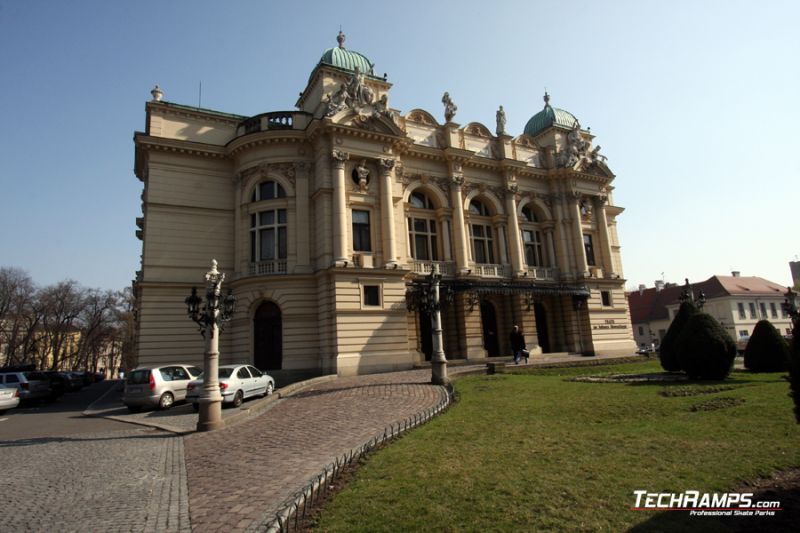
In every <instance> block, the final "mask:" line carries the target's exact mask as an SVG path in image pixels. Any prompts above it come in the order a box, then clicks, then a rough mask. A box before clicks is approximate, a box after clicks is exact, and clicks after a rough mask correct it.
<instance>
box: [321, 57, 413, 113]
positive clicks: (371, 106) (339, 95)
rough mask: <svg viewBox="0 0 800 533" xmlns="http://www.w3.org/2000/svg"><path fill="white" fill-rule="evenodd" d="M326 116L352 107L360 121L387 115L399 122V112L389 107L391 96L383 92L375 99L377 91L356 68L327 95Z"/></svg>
mask: <svg viewBox="0 0 800 533" xmlns="http://www.w3.org/2000/svg"><path fill="white" fill-rule="evenodd" d="M323 103H324V104H325V116H326V117H332V116H333V115H335V114H336V113H338V112H340V111H342V110H344V109H350V110H352V111H355V112H356V113H357V114H358V115H359V119H358V121H359V122H362V123H363V122H365V121H366V120H368V119H370V118H378V117H386V118H388V119H389V120H391V121H392V122H394V123H395V124H397V119H398V116H397V113H395V112H394V111H392V110H391V109H389V97H388V95H386V94H382V95H381V97H380V98H378V99H375V92H374V91H373V90H372V88H370V87H369V86H368V85H367V84H366V83H365V81H364V74H363V73H362V72H361V71H360V70H359V68H358V67H356V68H355V72H354V73H353V74H352V75H351V76H350V78H349V79H348V80H347V81H346V82H344V83H342V84H341V85H339V88H338V89H337V90H336V91H334V92H332V93H328V94H327V95H325V97H324V98H323Z"/></svg>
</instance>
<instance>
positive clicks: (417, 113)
mask: <svg viewBox="0 0 800 533" xmlns="http://www.w3.org/2000/svg"><path fill="white" fill-rule="evenodd" d="M404 118H405V119H406V121H408V122H416V123H418V124H424V125H426V126H438V125H439V123H438V122H436V119H435V118H434V117H433V115H431V114H430V113H428V112H427V111H425V110H424V109H412V110H411V111H409V112H408V113H407V114H406V116H405V117H404Z"/></svg>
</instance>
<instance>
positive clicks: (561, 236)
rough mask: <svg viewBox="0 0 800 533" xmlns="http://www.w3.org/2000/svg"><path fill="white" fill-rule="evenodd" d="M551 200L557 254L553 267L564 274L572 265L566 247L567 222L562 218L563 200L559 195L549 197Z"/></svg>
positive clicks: (569, 270)
mask: <svg viewBox="0 0 800 533" xmlns="http://www.w3.org/2000/svg"><path fill="white" fill-rule="evenodd" d="M551 200H552V203H553V211H554V214H555V217H556V218H555V232H556V235H555V236H556V242H558V245H559V246H558V253H557V254H556V263H555V264H554V265H553V266H557V267H558V268H559V270H560V271H561V272H562V273H563V274H566V273H568V272H571V271H572V265H573V263H574V261H572V255H573V254H571V253H570V252H569V250H570V247H569V246H568V243H569V240H568V239H567V230H566V225H567V224H568V222H567V221H566V220H565V217H564V206H563V200H562V198H561V197H560V196H559V195H553V196H551Z"/></svg>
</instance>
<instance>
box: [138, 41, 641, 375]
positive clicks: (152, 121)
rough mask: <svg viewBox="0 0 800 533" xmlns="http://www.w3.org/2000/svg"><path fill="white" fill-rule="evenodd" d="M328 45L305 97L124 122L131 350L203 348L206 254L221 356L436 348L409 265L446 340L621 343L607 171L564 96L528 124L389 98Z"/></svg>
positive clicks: (152, 111) (353, 360) (275, 367)
mask: <svg viewBox="0 0 800 533" xmlns="http://www.w3.org/2000/svg"><path fill="white" fill-rule="evenodd" d="M338 41H339V45H338V46H336V47H334V48H331V49H329V50H327V51H325V52H324V53H323V55H322V57H321V59H320V61H319V62H318V64H317V65H316V66H315V67H314V68H313V70H312V72H311V75H310V77H309V81H308V85H307V86H306V87H305V89H304V90H303V92H302V93H301V94H300V98H299V100H298V101H297V104H296V107H297V108H298V110H297V111H278V112H268V113H264V114H261V115H257V116H253V117H244V116H237V115H231V114H228V113H222V112H218V111H212V110H208V109H199V108H195V107H190V106H185V105H180V104H175V103H169V102H166V101H164V100H163V93H162V92H161V90H160V89H159V88H158V87H156V89H154V90H153V92H152V94H153V100H152V101H150V102H148V103H147V105H146V113H147V116H146V129H145V131H144V132H139V133H136V135H135V137H134V141H135V144H136V168H135V172H136V175H137V177H139V179H140V180H141V181H142V182H143V183H144V191H143V194H142V211H143V216H142V218H140V219H138V220H137V224H138V225H139V231H138V233H137V234H138V235H139V236H140V238H141V239H142V240H143V246H142V266H141V270H140V271H139V272H138V274H137V279H136V281H135V283H134V290H135V293H136V298H137V332H138V334H137V337H138V343H137V346H138V354H139V362H140V363H154V362H158V361H165V360H167V359H169V360H181V361H186V362H194V363H197V362H200V361H201V360H202V352H203V344H202V339H200V337H199V335H197V333H196V329H195V327H194V326H193V324H192V323H191V321H190V320H188V319H187V318H186V310H185V306H184V304H183V300H184V298H185V297H186V296H187V295H188V294H189V292H190V289H191V287H192V286H193V285H198V284H202V275H203V273H204V272H205V271H206V270H207V269H208V266H209V264H210V260H211V258H215V259H217V260H218V261H219V265H220V270H221V271H223V272H226V273H228V281H226V284H227V286H228V287H231V288H232V289H233V291H234V294H235V295H236V296H237V298H238V306H237V311H236V315H235V317H234V319H233V320H232V322H231V323H230V324H229V325H228V326H227V331H226V332H225V334H224V335H223V336H222V337H221V341H222V344H221V358H222V361H223V362H233V361H247V362H252V363H253V364H254V365H255V366H257V367H259V368H262V369H268V370H271V371H273V372H275V371H279V370H287V371H288V370H313V371H318V372H325V373H328V372H338V373H340V374H352V373H364V372H373V371H381V370H387V369H396V368H408V367H410V366H412V365H413V364H415V363H419V362H421V361H424V360H425V359H426V358H429V357H430V354H431V346H430V320H429V316H428V315H427V313H426V312H425V310H424V307H422V306H421V305H420V301H421V300H420V299H421V294H420V292H419V290H418V289H419V287H418V286H417V285H415V284H414V281H415V280H418V281H419V280H423V279H424V278H425V276H426V275H427V274H428V273H429V272H430V270H431V268H432V264H434V263H436V264H438V265H439V268H440V271H441V272H442V273H443V274H444V279H443V282H442V284H443V294H444V296H445V298H444V300H445V304H446V305H445V307H444V309H443V311H442V313H443V323H444V331H445V338H444V341H445V345H444V348H445V352H446V353H447V355H448V357H449V358H466V359H482V358H485V357H491V356H497V355H510V353H511V352H510V347H509V345H508V332H509V331H510V330H511V327H512V326H513V325H514V324H519V325H520V326H521V327H522V329H523V332H524V333H525V335H526V340H527V342H528V346H529V348H532V353H534V354H535V353H541V352H542V351H544V352H580V353H585V354H594V353H631V352H632V351H633V350H634V348H635V346H634V343H633V337H632V334H631V330H630V316H629V313H628V305H627V300H626V298H625V294H624V289H623V287H624V279H623V278H622V261H621V258H620V245H619V240H618V237H617V231H616V217H617V216H618V215H619V214H620V213H621V212H622V211H623V210H622V208H620V207H618V206H616V205H614V202H613V187H612V186H611V183H612V181H613V178H614V175H613V173H612V172H611V171H610V170H609V168H608V167H607V166H606V164H605V157H604V156H602V155H601V154H600V153H599V149H600V148H599V146H597V147H595V146H593V144H592V141H593V136H592V135H591V134H590V133H589V132H588V131H585V130H583V129H581V127H580V124H579V122H578V120H577V119H576V118H575V117H574V116H573V115H572V114H570V113H569V112H567V111H564V110H562V109H558V108H554V107H552V106H551V105H550V102H549V96H548V95H546V94H545V106H544V108H543V109H542V110H541V111H539V112H538V113H536V114H534V115H533V117H532V118H531V119H530V121H529V122H528V123H527V125H526V127H525V131H524V133H522V134H520V135H518V136H516V137H513V136H511V135H509V134H507V133H506V131H505V115H504V113H503V111H502V108H501V109H499V110H498V114H497V124H496V129H495V134H492V133H491V132H490V130H489V129H488V128H487V127H486V126H484V125H483V124H480V123H477V122H471V123H469V124H467V125H465V126H461V125H459V124H457V123H455V122H454V117H455V114H456V106H455V104H454V103H453V102H452V100H451V99H450V97H449V95H447V93H445V95H444V97H443V99H442V102H443V105H444V108H445V113H444V114H445V122H444V123H440V122H439V121H438V120H437V119H436V118H434V116H433V115H432V114H431V113H430V112H428V111H425V110H422V109H413V110H411V111H409V112H408V113H406V114H404V115H401V114H400V113H398V112H397V111H395V110H393V109H391V108H390V107H389V105H388V99H389V93H390V90H391V88H392V84H391V83H389V82H388V81H387V80H386V77H385V76H383V77H381V76H377V75H375V74H374V70H373V63H372V62H371V61H370V60H369V59H367V58H366V57H365V56H363V55H362V54H359V53H358V52H354V51H351V50H348V49H347V48H345V46H344V35H342V34H341V33H340V35H339V37H338Z"/></svg>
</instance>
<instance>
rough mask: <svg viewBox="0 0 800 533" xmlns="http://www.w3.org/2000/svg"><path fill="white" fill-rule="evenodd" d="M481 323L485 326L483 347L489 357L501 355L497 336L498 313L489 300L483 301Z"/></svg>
mask: <svg viewBox="0 0 800 533" xmlns="http://www.w3.org/2000/svg"><path fill="white" fill-rule="evenodd" d="M481 325H482V326H483V347H484V348H485V349H486V352H487V353H488V354H489V357H497V356H498V355H500V342H499V340H498V338H497V315H496V314H495V311H494V306H493V305H492V304H491V302H489V301H487V300H483V301H481Z"/></svg>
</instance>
